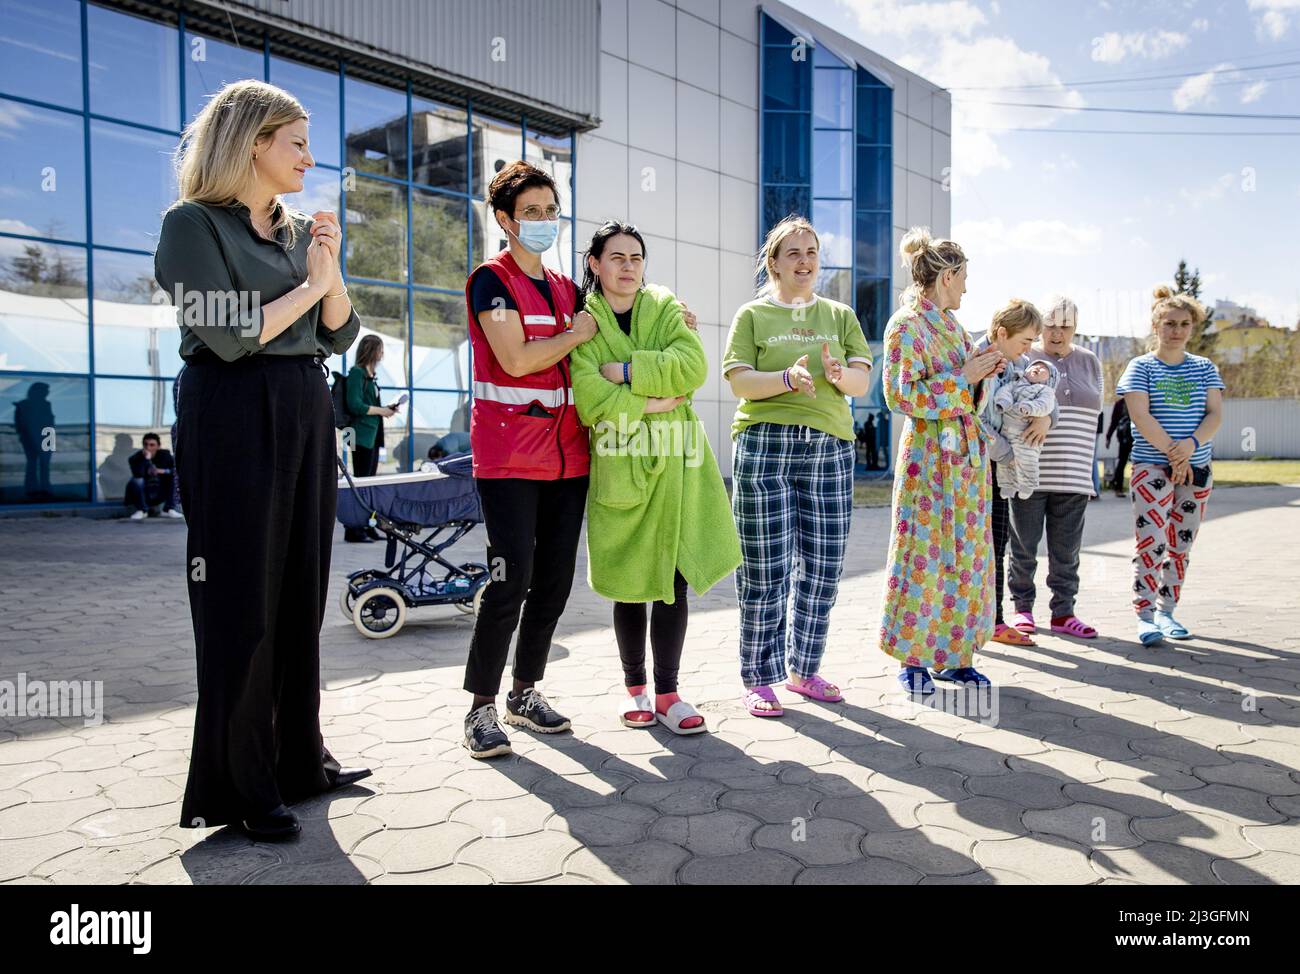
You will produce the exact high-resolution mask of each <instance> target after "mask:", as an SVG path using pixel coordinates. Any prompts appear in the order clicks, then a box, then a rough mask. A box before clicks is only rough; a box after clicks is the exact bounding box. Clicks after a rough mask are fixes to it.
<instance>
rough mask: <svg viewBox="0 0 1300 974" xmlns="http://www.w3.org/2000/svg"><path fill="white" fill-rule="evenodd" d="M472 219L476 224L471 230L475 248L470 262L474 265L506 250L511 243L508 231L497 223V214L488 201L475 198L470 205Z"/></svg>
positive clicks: (472, 242)
mask: <svg viewBox="0 0 1300 974" xmlns="http://www.w3.org/2000/svg"><path fill="white" fill-rule="evenodd" d="M470 219H471V220H473V222H474V226H473V228H472V230H471V240H470V242H471V244H472V246H473V248H474V250H473V252H472V253H471V255H470V262H471V264H472V265H473V266H474V267H477V266H478V265H479V264H481V263H483V261H484V260H486V259H487V258H489V257H494V256H496V255H497V254H499V253H500V252H501V251H503V250H505V248H506V246H507V245H508V243H509V238H508V237H507V236H506V232H505V231H504V230H502V229H501V225H500V224H499V223H497V218H496V214H494V213H493V212H492V207H490V206H488V204H487V202H486V201H483V200H475V201H474V202H473V203H472V204H471V205H470Z"/></svg>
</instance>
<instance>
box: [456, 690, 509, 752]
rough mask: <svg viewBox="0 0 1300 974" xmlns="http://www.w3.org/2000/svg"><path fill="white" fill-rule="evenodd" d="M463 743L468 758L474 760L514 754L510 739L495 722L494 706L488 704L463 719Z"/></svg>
mask: <svg viewBox="0 0 1300 974" xmlns="http://www.w3.org/2000/svg"><path fill="white" fill-rule="evenodd" d="M463 743H464V745H465V750H467V751H469V753H470V756H471V757H476V758H495V757H500V756H502V755H505V754H513V753H514V752H513V751H512V750H511V749H510V738H508V737H507V736H506V732H505V731H504V730H502V729H501V724H500V722H499V721H498V720H497V708H496V705H495V704H490V703H485V704H484V705H483V706H481V707H479V708H478V709H477V710H471V711H470V712H469V716H468V717H466V718H465V740H464V741H463Z"/></svg>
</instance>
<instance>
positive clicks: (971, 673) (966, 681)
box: [934, 666, 993, 687]
mask: <svg viewBox="0 0 1300 974" xmlns="http://www.w3.org/2000/svg"><path fill="white" fill-rule="evenodd" d="M934 678H935V679H936V680H943V681H944V682H945V683H960V684H962V685H963V686H968V687H991V686H992V685H993V681H992V680H990V679H989V678H988V677H987V676H985V675H984V674H983V673H981V672H980V671H979V670H977V669H975V667H973V666H960V667H957V668H956V669H952V670H935V671H934Z"/></svg>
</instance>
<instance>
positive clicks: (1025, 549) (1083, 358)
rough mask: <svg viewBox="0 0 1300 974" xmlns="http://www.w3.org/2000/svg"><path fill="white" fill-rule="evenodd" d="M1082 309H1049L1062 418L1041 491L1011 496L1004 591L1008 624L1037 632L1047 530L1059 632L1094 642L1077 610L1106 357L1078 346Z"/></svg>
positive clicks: (1062, 304)
mask: <svg viewBox="0 0 1300 974" xmlns="http://www.w3.org/2000/svg"><path fill="white" fill-rule="evenodd" d="M1078 323H1079V309H1078V308H1077V307H1076V306H1075V303H1074V302H1073V301H1071V300H1070V299H1069V298H1064V297H1058V298H1054V299H1052V302H1051V304H1050V305H1049V306H1048V309H1047V313H1046V318H1045V323H1044V328H1043V335H1042V339H1041V348H1037V347H1036V348H1035V349H1034V351H1035V353H1036V354H1038V355H1043V354H1045V355H1046V358H1047V361H1049V362H1051V363H1052V364H1053V365H1054V366H1056V370H1057V373H1058V374H1059V380H1058V382H1057V386H1056V401H1057V407H1058V419H1057V422H1056V424H1055V425H1054V426H1053V427H1052V428H1051V430H1050V431H1049V432H1048V434H1047V440H1046V442H1044V444H1043V452H1042V455H1041V456H1040V457H1039V464H1038V471H1039V481H1038V490H1036V491H1034V493H1033V494H1032V495H1031V496H1029V497H1027V498H1021V497H1016V498H1013V499H1012V501H1011V566H1010V570H1009V571H1008V573H1007V588H1008V589H1009V590H1010V592H1011V601H1012V602H1013V603H1014V604H1015V608H1016V614H1015V615H1014V616H1013V617H1012V620H1011V625H1012V626H1014V627H1015V628H1016V629H1018V630H1020V632H1022V633H1024V634H1025V635H1026V636H1032V635H1033V634H1034V633H1035V632H1037V630H1038V626H1037V624H1036V623H1035V622H1034V600H1035V596H1036V591H1035V588H1034V573H1035V572H1036V571H1037V569H1038V543H1039V541H1040V540H1042V537H1043V531H1044V527H1046V531H1047V587H1048V588H1049V589H1050V590H1051V592H1052V602H1051V629H1052V632H1054V633H1060V634H1062V635H1066V636H1075V637H1077V638H1079V639H1095V638H1096V637H1097V630H1096V629H1094V628H1093V627H1092V626H1090V625H1088V624H1086V623H1085V622H1083V620H1081V619H1080V618H1079V617H1078V616H1077V615H1075V613H1074V608H1075V600H1076V598H1077V597H1078V594H1079V551H1080V549H1081V548H1082V546H1083V522H1084V518H1085V516H1086V515H1087V512H1088V499H1089V498H1090V497H1092V493H1093V487H1092V470H1090V469H1089V468H1094V469H1095V466H1096V464H1095V463H1094V461H1095V458H1096V449H1097V416H1098V415H1099V414H1100V412H1101V392H1102V389H1101V386H1102V372H1101V360H1100V359H1099V358H1097V356H1096V355H1094V354H1093V353H1092V352H1090V351H1089V350H1088V349H1086V348H1084V347H1083V346H1082V345H1076V344H1074V334H1075V330H1076V329H1077V327H1078Z"/></svg>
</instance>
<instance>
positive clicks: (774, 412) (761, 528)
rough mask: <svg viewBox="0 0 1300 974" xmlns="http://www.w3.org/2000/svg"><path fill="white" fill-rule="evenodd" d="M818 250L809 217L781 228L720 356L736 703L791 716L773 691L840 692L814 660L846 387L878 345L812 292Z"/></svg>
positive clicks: (845, 486) (845, 467) (834, 529)
mask: <svg viewBox="0 0 1300 974" xmlns="http://www.w3.org/2000/svg"><path fill="white" fill-rule="evenodd" d="M819 250H820V241H819V240H818V238H817V232H816V231H815V230H814V229H813V226H812V224H811V223H809V222H808V221H807V220H806V219H804V218H803V217H799V216H789V217H786V218H785V219H784V220H781V221H780V222H779V223H777V224H776V225H775V226H774V227H772V229H771V230H770V231H769V232H768V234H767V238H766V240H765V241H764V243H763V247H762V249H761V250H760V251H759V253H758V266H757V267H756V268H755V275H756V276H757V277H759V278H760V279H765V280H764V283H763V285H762V287H761V288H760V290H759V296H758V297H757V298H756V299H755V300H753V301H750V302H748V303H747V304H743V305H741V306H740V308H739V309H738V310H737V311H736V315H735V318H734V319H733V320H732V323H731V331H730V333H729V334H728V336H727V345H726V350H725V351H724V352H723V355H722V374H723V376H724V377H725V378H726V380H727V382H728V384H729V385H730V386H731V391H732V392H733V393H734V394H735V395H736V398H737V399H739V400H740V402H739V404H738V405H737V407H736V418H735V422H734V423H733V424H732V436H733V437H734V438H735V445H736V448H735V456H734V458H733V461H732V483H733V496H732V512H733V514H734V516H735V519H736V530H737V532H738V533H739V536H740V549H741V557H742V561H741V565H740V568H739V569H738V570H737V571H736V599H737V601H738V602H739V604H740V678H741V683H742V684H743V686H744V693H743V695H742V697H741V700H742V703H743V704H744V706H745V709H746V710H748V711H749V712H750V713H751V714H753V715H754V716H755V717H780V716H781V715H782V714H783V713H784V711H783V710H782V708H781V704H780V703H779V702H778V700H777V697H776V693H775V692H774V691H773V689H772V685H773V684H776V683H780V682H782V681H784V682H785V689H786V690H788V691H790V692H792V693H797V694H799V695H800V696H804V697H807V698H809V699H811V700H817V701H821V702H827V703H834V702H836V701H839V700H842V699H843V697H842V696H841V694H840V688H839V687H837V686H836V685H835V684H833V683H831V682H830V681H828V680H826V679H825V678H824V677H822V676H821V675H820V674H819V672H818V670H819V669H820V667H821V662H822V654H823V653H824V652H825V649H826V633H827V628H828V625H829V622H830V613H831V608H832V606H834V605H835V597H836V594H837V592H838V591H839V581H840V573H841V571H842V570H843V567H844V550H845V547H846V546H847V544H848V539H849V526H850V522H851V518H852V515H853V415H852V412H851V410H850V408H849V403H848V400H847V399H846V398H845V397H846V396H861V395H864V394H865V393H866V391H867V388H868V386H869V384H870V381H871V351H870V349H869V348H868V346H867V340H866V338H865V337H864V336H863V334H862V326H861V325H860V324H858V319H857V316H856V315H855V314H854V313H853V309H852V308H850V307H848V306H847V305H843V304H840V303H839V302H838V301H832V300H831V299H830V298H826V297H823V296H821V295H818V294H816V293H815V292H814V290H813V289H814V287H815V285H816V283H817V270H818V257H819ZM796 566H797V567H796ZM791 588H793V589H794V598H793V599H791V598H790V590H791ZM791 606H793V611H792V610H791Z"/></svg>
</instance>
